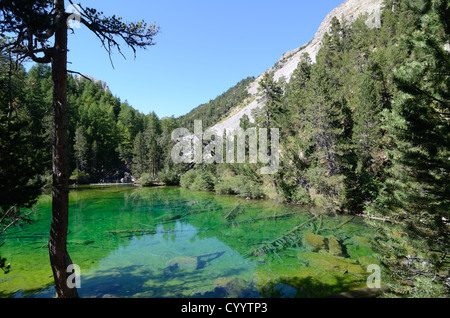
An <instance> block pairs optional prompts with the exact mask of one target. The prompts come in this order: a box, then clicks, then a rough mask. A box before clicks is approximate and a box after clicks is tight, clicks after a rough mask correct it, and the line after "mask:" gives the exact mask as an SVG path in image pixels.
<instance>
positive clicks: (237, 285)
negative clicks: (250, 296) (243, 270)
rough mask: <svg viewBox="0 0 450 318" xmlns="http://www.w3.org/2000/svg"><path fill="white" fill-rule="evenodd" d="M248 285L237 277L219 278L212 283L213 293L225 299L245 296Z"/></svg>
mask: <svg viewBox="0 0 450 318" xmlns="http://www.w3.org/2000/svg"><path fill="white" fill-rule="evenodd" d="M247 289H248V284H247V283H246V282H245V281H244V280H243V279H240V278H238V277H220V278H217V279H216V280H215V281H214V291H215V292H216V293H218V294H221V295H224V296H226V297H231V298H236V297H243V296H245V294H246V292H247Z"/></svg>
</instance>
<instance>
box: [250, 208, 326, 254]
mask: <svg viewBox="0 0 450 318" xmlns="http://www.w3.org/2000/svg"><path fill="white" fill-rule="evenodd" d="M315 219H317V216H313V217H312V218H310V219H308V220H307V221H305V222H303V223H302V224H300V225H298V226H296V227H294V228H293V229H292V230H290V231H288V232H286V233H285V234H283V235H281V236H279V237H277V238H276V239H274V240H272V241H270V242H266V243H263V244H261V246H259V247H257V248H255V249H253V250H251V251H250V252H249V253H247V254H248V255H253V256H261V255H264V254H266V253H267V252H273V251H276V250H280V249H282V248H284V247H285V246H286V245H287V244H294V243H295V242H296V238H295V237H293V235H294V234H295V232H297V231H299V230H300V229H301V228H302V227H304V226H305V225H307V224H309V223H310V222H312V221H313V220H315Z"/></svg>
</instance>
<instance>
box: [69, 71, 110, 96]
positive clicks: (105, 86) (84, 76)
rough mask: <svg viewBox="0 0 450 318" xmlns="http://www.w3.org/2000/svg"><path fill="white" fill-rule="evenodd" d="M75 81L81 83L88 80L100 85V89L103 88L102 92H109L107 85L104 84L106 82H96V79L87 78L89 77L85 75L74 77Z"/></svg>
mask: <svg viewBox="0 0 450 318" xmlns="http://www.w3.org/2000/svg"><path fill="white" fill-rule="evenodd" d="M76 80H77V81H78V82H80V81H83V80H89V81H91V82H94V83H95V84H97V83H100V85H101V86H102V88H103V90H104V91H105V92H109V91H110V90H109V87H108V85H107V84H106V82H104V81H101V80H98V79H95V78H93V77H92V76H89V75H86V74H84V75H78V76H77V77H76Z"/></svg>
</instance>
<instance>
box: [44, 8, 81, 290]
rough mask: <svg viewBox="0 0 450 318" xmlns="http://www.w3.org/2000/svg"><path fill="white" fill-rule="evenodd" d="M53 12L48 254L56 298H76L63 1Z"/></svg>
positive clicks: (65, 28)
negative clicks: (71, 248)
mask: <svg viewBox="0 0 450 318" xmlns="http://www.w3.org/2000/svg"><path fill="white" fill-rule="evenodd" d="M55 13H56V16H57V24H58V25H57V30H56V32H55V46H54V50H53V54H52V81H53V158H52V162H53V192H52V195H53V201H52V224H51V229H50V239H49V254H50V264H51V267H52V271H53V277H54V280H55V289H56V294H57V297H59V298H75V297H78V292H77V289H76V288H75V287H73V286H68V281H67V280H68V278H69V276H70V275H73V274H74V273H73V271H72V272H69V273H68V272H67V269H68V266H69V265H71V264H72V261H71V259H70V256H69V254H68V252H67V230H68V226H69V175H68V174H69V172H68V153H67V122H68V114H67V24H66V21H65V7H64V0H55ZM72 277H73V276H72ZM71 287H73V288H71Z"/></svg>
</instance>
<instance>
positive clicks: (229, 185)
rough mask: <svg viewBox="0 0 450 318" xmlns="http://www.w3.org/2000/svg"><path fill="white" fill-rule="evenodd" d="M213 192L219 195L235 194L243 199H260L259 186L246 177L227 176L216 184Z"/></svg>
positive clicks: (261, 194) (261, 193)
mask: <svg viewBox="0 0 450 318" xmlns="http://www.w3.org/2000/svg"><path fill="white" fill-rule="evenodd" d="M214 190H215V191H216V192H217V193H220V194H235V195H238V196H240V197H244V198H247V197H249V198H252V199H256V198H261V197H262V196H263V192H262V191H261V186H260V185H259V184H257V183H255V182H253V181H252V180H251V179H250V178H248V177H246V176H227V177H224V178H222V179H221V180H220V182H219V183H217V184H216V186H215V188H214Z"/></svg>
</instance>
